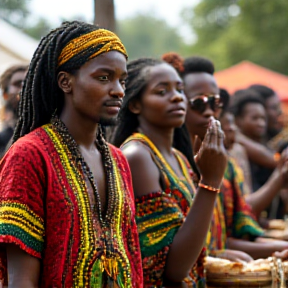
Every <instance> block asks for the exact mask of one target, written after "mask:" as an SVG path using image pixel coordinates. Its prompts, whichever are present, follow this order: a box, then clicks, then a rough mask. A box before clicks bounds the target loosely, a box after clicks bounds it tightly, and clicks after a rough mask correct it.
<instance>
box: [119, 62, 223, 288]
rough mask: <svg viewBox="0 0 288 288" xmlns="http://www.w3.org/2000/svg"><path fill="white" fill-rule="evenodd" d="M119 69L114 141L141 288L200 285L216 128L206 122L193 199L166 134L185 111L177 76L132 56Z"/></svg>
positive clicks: (214, 187) (217, 178) (219, 173)
mask: <svg viewBox="0 0 288 288" xmlns="http://www.w3.org/2000/svg"><path fill="white" fill-rule="evenodd" d="M127 68H128V78H127V80H126V92H125V94H126V96H125V98H124V100H123V106H122V108H121V110H120V113H119V124H118V127H117V129H116V131H115V134H114V143H115V145H116V146H120V145H121V144H122V151H123V153H124V155H125V156H126V157H127V159H128V162H129V164H130V169H131V173H132V179H133V188H134V193H135V198H136V222H137V226H138V232H139V239H140V248H141V254H142V265H143V275H144V287H163V286H164V287H170V285H171V286H173V287H179V286H181V285H182V286H181V287H205V278H204V274H203V257H204V250H202V248H203V243H204V242H205V237H206V233H207V231H208V228H209V223H210V221H211V216H212V211H213V206H214V201H215V198H216V195H217V191H218V188H219V185H220V182H221V179H222V177H223V173H224V168H225V166H226V156H225V154H224V147H223V139H222V131H221V128H220V126H219V123H218V122H217V121H215V120H214V119H211V122H210V127H209V130H208V132H207V135H206V138H205V143H204V144H203V146H202V149H201V152H200V154H199V162H198V165H199V168H200V170H201V172H202V179H201V184H200V185H199V188H198V189H197V193H196V196H195V197H194V192H195V190H194V186H193V183H192V180H191V178H190V174H189V170H190V169H191V168H190V165H189V164H188V161H187V159H186V158H185V157H184V156H183V154H181V153H180V152H179V151H177V150H176V149H173V148H172V142H173V134H174V130H175V128H176V127H180V126H181V125H182V124H183V123H184V120H185V114H186V106H187V101H186V98H185V95H184V93H183V82H182V80H181V78H180V77H179V75H178V74H177V72H176V70H175V69H174V68H173V67H172V66H170V65H169V64H167V63H165V62H162V61H158V60H154V59H147V58H143V59H138V60H135V61H132V62H130V63H128V66H127ZM215 163H217V165H216V164H215ZM215 165H216V166H217V169H216V166H215ZM193 198H194V199H193ZM192 203H193V205H192ZM199 254H200V256H199ZM198 256H199V257H198ZM178 285H179V286H178Z"/></svg>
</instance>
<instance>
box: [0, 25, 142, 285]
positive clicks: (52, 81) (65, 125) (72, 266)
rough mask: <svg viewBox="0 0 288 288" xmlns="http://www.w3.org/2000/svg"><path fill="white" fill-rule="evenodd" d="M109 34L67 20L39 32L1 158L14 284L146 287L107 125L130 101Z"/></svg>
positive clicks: (7, 257) (117, 44) (3, 220)
mask: <svg viewBox="0 0 288 288" xmlns="http://www.w3.org/2000/svg"><path fill="white" fill-rule="evenodd" d="M126 61H127V53H126V50H125V47H124V46H123V44H122V43H121V41H120V39H119V38H118V37H117V36H116V35H115V34H114V33H112V32H110V31H108V30H105V29H99V28H98V27H96V26H94V25H90V24H87V23H84V22H78V21H73V22H65V23H63V24H62V25H61V26H60V27H59V28H57V29H55V30H53V31H51V32H50V33H49V34H48V35H47V36H45V37H43V38H42V40H41V42H40V44H39V46H38V48H37V50H36V51H35V53H34V56H33V58H32V61H31V63H30V66H29V70H28V73H27V76H26V79H25V81H24V86H23V90H22V97H21V102H20V118H19V121H18V123H17V126H16V130H15V133H14V138H13V141H14V143H13V145H12V146H11V147H10V149H9V150H8V152H7V153H6V155H5V156H4V158H3V159H2V161H1V162H0V243H2V246H1V247H4V250H3V251H2V254H1V258H0V259H1V267H0V268H1V270H0V272H1V273H2V274H1V275H0V276H1V278H2V280H3V281H4V284H7V275H6V270H5V269H6V262H7V264H8V265H7V266H8V273H7V274H8V279H9V283H8V285H9V287H25V288H30V287H57V288H58V287H59V288H60V287H65V288H70V287H95V288H96V287H97V288H98V287H121V288H124V287H125V288H126V287H142V282H143V281H142V267H141V257H140V250H139V243H138V242H139V241H138V234H137V228H136V224H135V220H134V213H135V209H134V198H133V197H134V196H133V192H132V191H133V190H132V180H131V175H130V170H129V167H128V164H127V161H126V159H125V158H124V156H123V154H122V153H121V151H120V150H119V149H117V148H115V147H114V146H112V145H110V144H107V142H106V141H105V139H104V137H103V135H102V132H101V124H105V125H107V124H111V123H113V122H114V120H115V118H116V116H117V114H118V112H119V109H120V106H121V104H122V99H123V97H124V89H125V79H126V77H127V69H126Z"/></svg>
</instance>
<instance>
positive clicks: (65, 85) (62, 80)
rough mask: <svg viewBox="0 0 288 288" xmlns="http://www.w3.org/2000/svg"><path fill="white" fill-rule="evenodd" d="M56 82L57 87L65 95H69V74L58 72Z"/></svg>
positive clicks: (70, 90) (70, 83) (70, 86)
mask: <svg viewBox="0 0 288 288" xmlns="http://www.w3.org/2000/svg"><path fill="white" fill-rule="evenodd" d="M57 82H58V86H59V87H60V89H61V90H62V91H63V92H64V93H65V94H69V93H71V92H72V75H71V74H69V73H67V72H64V71H60V72H59V73H58V76H57Z"/></svg>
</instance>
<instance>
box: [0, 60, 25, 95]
mask: <svg viewBox="0 0 288 288" xmlns="http://www.w3.org/2000/svg"><path fill="white" fill-rule="evenodd" d="M27 69H28V65H27V64H17V65H13V66H11V67H9V68H8V69H6V70H5V71H4V72H3V73H2V75H1V77H0V88H1V90H2V92H3V93H8V90H9V84H10V80H11V78H12V76H13V75H14V74H15V73H17V72H25V71H27Z"/></svg>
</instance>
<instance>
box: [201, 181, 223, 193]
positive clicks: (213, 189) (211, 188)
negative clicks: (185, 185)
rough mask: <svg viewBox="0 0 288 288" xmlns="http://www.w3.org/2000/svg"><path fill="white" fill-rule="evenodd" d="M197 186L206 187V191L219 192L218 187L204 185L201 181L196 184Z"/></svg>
mask: <svg viewBox="0 0 288 288" xmlns="http://www.w3.org/2000/svg"><path fill="white" fill-rule="evenodd" d="M198 187H201V188H203V189H206V190H208V191H212V192H216V193H220V188H214V187H212V186H209V185H205V184H203V183H201V182H200V183H199V184H198Z"/></svg>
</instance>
